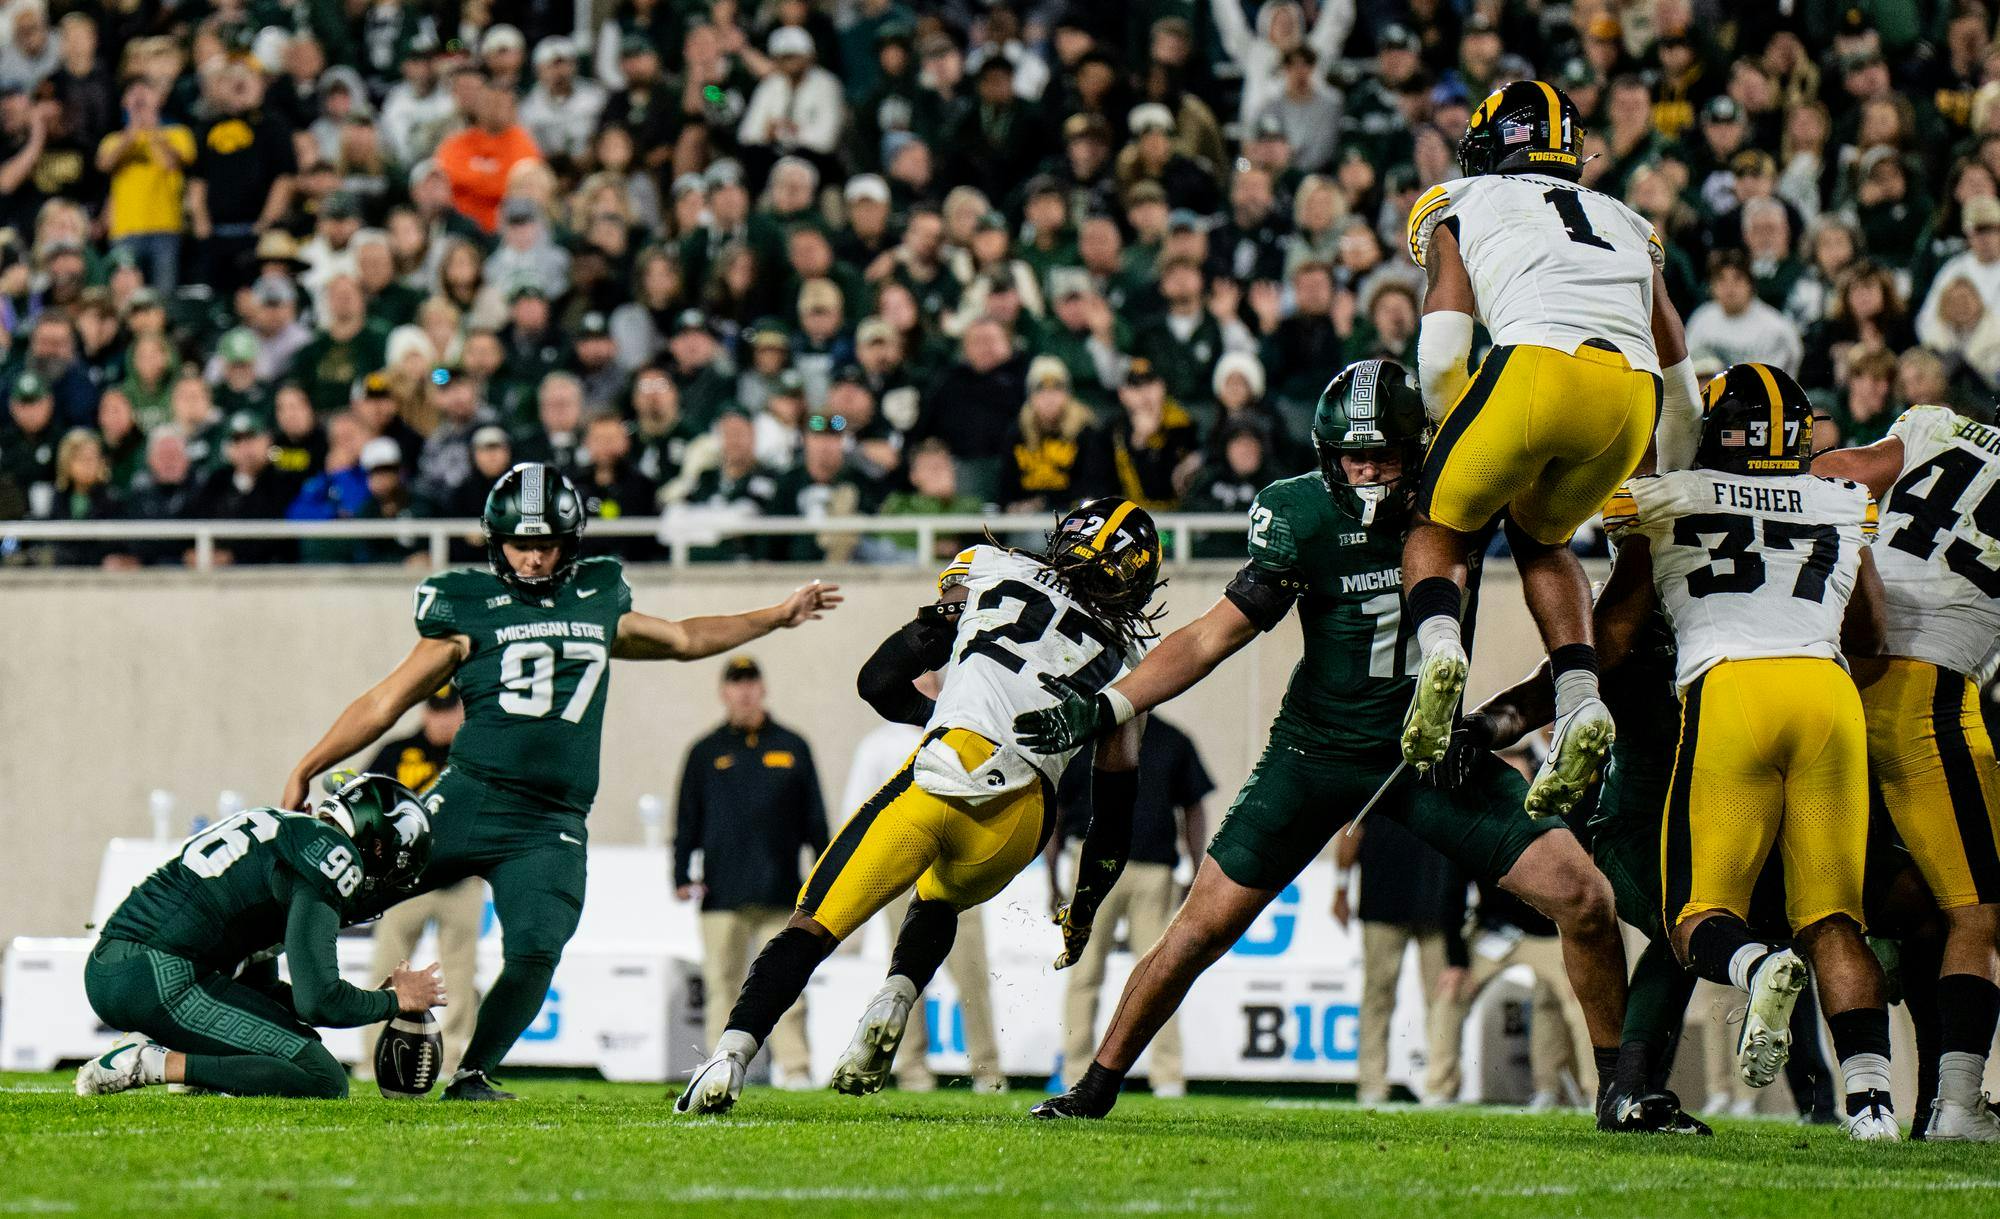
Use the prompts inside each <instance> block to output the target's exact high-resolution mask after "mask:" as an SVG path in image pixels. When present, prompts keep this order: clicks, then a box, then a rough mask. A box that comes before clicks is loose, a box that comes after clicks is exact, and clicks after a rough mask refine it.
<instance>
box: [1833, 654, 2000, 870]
mask: <svg viewBox="0 0 2000 1219" xmlns="http://www.w3.org/2000/svg"><path fill="white" fill-rule="evenodd" d="M1856 676H1857V679H1858V680H1859V682H1860V684H1861V706H1862V709H1863V710H1864V711H1865V712H1866V713H1867V716H1868V764H1869V766H1870V768H1871V769H1872V770H1873V771H1874V774H1875V784H1876V788H1877V790H1878V791H1880V792H1881V794H1882V803H1883V804H1884V805H1885V806H1886V807H1887V808H1888V810H1889V818H1890V820H1892V821H1893V822H1895V824H1896V832H1897V833H1898V834H1900V835H1902V838H1903V844H1904V845H1905V846H1907V847H1908V848H1909V849H1910V856H1911V857H1912V858H1913V859H1915V860H1916V863H1917V869H1918V870H1919V871H1921V872H1922V873H1923V875H1924V883H1926V884H1928V885H1929V886H1930V889H1931V892H1932V894H1934V895H1935V896H1936V897H1937V902H1938V905H1939V906H1940V907H1943V908H1945V909H1951V908H1953V907H1956V906H1972V905H1978V904H1981V903H1988V902H2000V847H1996V843H2000V821H1996V819H1995V818H1996V813H2000V768H1996V767H1995V765H1994V759H1993V739H1992V737H1990V736H1988V735H1987V732H1986V724H1985V722H1984V721H1983V720H1981V719H1980V716H1979V686H1978V684H1977V683H1975V682H1971V681H1968V680H1966V678H1965V675H1964V674H1962V673H1955V672H1953V671H1951V670H1950V669H1944V668H1940V667H1938V666H1937V665H1934V664H1930V663H1928V662H1926V661H1921V660H1904V659H1901V658H1897V659H1892V660H1887V661H1870V662H1867V663H1866V664H1865V666H1864V667H1862V668H1860V669H1858V670H1857V674H1856Z"/></svg>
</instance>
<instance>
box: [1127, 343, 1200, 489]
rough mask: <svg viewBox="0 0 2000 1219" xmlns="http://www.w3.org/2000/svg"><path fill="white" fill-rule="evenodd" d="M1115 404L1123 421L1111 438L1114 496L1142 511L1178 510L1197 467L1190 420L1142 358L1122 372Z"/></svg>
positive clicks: (1198, 461)
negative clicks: (1121, 383) (1184, 489)
mask: <svg viewBox="0 0 2000 1219" xmlns="http://www.w3.org/2000/svg"><path fill="white" fill-rule="evenodd" d="M1118 402H1119V404H1120V405H1121V406H1123V407H1124V408H1125V417H1124V418H1123V419H1121V420H1120V421H1119V422H1118V424H1117V426H1116V427H1115V428H1114V429H1113V430H1112V436H1111V464H1112V474H1113V477H1114V478H1115V479H1116V482H1115V484H1114V493H1115V494H1118V495H1122V496H1124V497H1125V498H1126V499H1129V500H1131V501H1133V502H1134V503H1136V504H1138V505H1139V506H1141V507H1143V508H1149V509H1155V510H1159V509H1165V510H1169V511H1171V510H1173V509H1175V508H1178V507H1179V506H1180V498H1181V491H1182V489H1183V488H1185V487H1186V486H1187V484H1188V482H1189V481H1190V480H1191V479H1192V478H1193V477H1194V473H1195V471H1196V470H1197V469H1198V468H1199V467H1200V465H1201V451H1200V448H1199V447H1198V445H1197V443H1196V431H1195V426H1194V420H1193V418H1192V417H1190V416H1189V415H1188V413H1187V410H1186V408H1185V407H1183V406H1182V405H1181V404H1180V403H1179V402H1177V401H1175V400H1174V398H1173V396H1172V395H1170V394H1169V393H1168V392H1167V386H1166V384H1165V382H1164V381H1162V380H1161V378H1160V371H1159V370H1158V369H1157V368H1154V367H1153V364H1152V362H1151V361H1150V360H1148V359H1146V358H1145V357H1144V356H1140V357H1139V358H1137V359H1135V360H1133V361H1132V362H1131V364H1130V365H1129V366H1128V367H1127V368H1126V371H1125V385H1124V387H1123V388H1121V389H1120V390H1119V391H1118Z"/></svg>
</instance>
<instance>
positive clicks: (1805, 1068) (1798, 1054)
mask: <svg viewBox="0 0 2000 1219" xmlns="http://www.w3.org/2000/svg"><path fill="white" fill-rule="evenodd" d="M1785 1086H1786V1087H1787V1088H1789V1089H1791V1093H1792V1104H1793V1105H1794V1106H1796V1107H1797V1108H1798V1111H1799V1115H1800V1116H1801V1117H1810V1116H1811V1115H1813V1114H1815V1113H1824V1114H1831V1113H1832V1112H1833V1111H1834V1110H1833V1073H1832V1072H1831V1071H1829V1070H1828V1069H1827V1065H1826V1051H1825V1050H1824V1049H1823V1048H1822V1047H1821V1045H1820V1039H1819V1001H1818V999H1817V998H1816V997H1815V996H1814V994H1813V988H1812V987H1810V986H1808V987H1806V988H1805V989H1804V990H1801V991H1800V992H1799V1001H1798V1003H1797V1004H1796V1005H1795V1006H1794V1007H1793V1008H1792V1052H1791V1055H1790V1056H1789V1057H1788V1058H1786V1059H1785Z"/></svg>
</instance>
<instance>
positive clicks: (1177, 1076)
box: [1062, 863, 1187, 1088]
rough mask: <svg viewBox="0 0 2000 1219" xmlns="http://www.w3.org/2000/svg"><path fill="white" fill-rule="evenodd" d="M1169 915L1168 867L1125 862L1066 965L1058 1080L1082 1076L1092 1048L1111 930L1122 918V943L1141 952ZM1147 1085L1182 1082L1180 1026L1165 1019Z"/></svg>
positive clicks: (1171, 875) (1156, 938)
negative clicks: (1086, 939)
mask: <svg viewBox="0 0 2000 1219" xmlns="http://www.w3.org/2000/svg"><path fill="white" fill-rule="evenodd" d="M1173 917H1174V870H1173V869H1172V868H1171V867H1169V866H1167V865H1166V864H1163V863H1128V864H1126V865H1125V873H1124V875H1122V876H1120V877H1119V878H1118V883H1117V884H1116V885H1113V886H1112V888H1111V892H1110V893H1109V894H1107V895H1106V896H1105V898H1104V904H1103V905H1101V906H1099V907H1098V908H1097V924H1096V931H1095V932H1094V933H1093V934H1092V935H1091V937H1090V943H1089V944H1088V945H1086V946H1085V947H1084V950H1083V957H1082V958H1081V959H1080V960H1078V961H1077V963H1076V964H1075V965H1072V966H1070V968H1069V971H1068V972H1069V989H1068V990H1066V991H1065V992H1064V993H1063V1071H1062V1073H1063V1083H1064V1084H1074V1083H1076V1081H1077V1080H1078V1079H1081V1078H1082V1077H1083V1072H1084V1068H1085V1067H1087V1066H1088V1065H1089V1064H1090V1060H1091V1058H1092V1056H1093V1055H1094V1054H1095V1053H1096V1050H1097V997H1098V992H1100V991H1102V990H1103V989H1104V963H1105V959H1106V958H1107V957H1109V956H1110V955H1111V945H1112V943H1113V942H1114V941H1115V940H1116V939H1117V936H1116V935H1115V934H1114V933H1115V932H1116V931H1117V930H1118V924H1119V922H1120V921H1121V920H1122V921H1123V922H1124V923H1125V925H1126V932H1125V941H1126V943H1127V944H1129V945H1130V946H1131V949H1132V953H1133V955H1134V956H1141V955H1144V954H1145V953H1146V951H1147V950H1149V949H1150V948H1152V946H1153V945H1155V944H1157V943H1159V942H1160V937H1161V936H1162V935H1164V934H1166V930H1167V924H1168V923H1169V922H1170V921H1172V919H1173ZM1152 1049H1153V1058H1152V1072H1151V1079H1152V1083H1153V1086H1154V1087H1155V1088H1158V1087H1159V1086H1160V1085H1161V1084H1168V1085H1179V1084H1185V1083H1186V1082H1187V1078H1186V1076H1185V1075H1183V1074H1182V1073H1181V1026H1180V1020H1179V1018H1178V1017H1169V1018H1168V1020H1167V1022H1166V1023H1165V1024H1163V1025H1161V1026H1160V1032H1159V1035H1158V1036H1156V1037H1154V1038H1153V1047H1152Z"/></svg>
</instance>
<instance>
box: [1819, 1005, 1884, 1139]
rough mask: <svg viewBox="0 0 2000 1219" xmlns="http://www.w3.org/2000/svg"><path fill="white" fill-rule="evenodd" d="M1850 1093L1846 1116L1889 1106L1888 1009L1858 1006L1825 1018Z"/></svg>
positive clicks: (1848, 1094) (1846, 1089)
mask: <svg viewBox="0 0 2000 1219" xmlns="http://www.w3.org/2000/svg"><path fill="white" fill-rule="evenodd" d="M1826 1026H1827V1027H1828V1028H1829V1029H1832V1030H1833V1052H1834V1055H1835V1056H1836V1057H1838V1058H1839V1059H1840V1074H1841V1078H1842V1080H1843V1088H1844V1090H1845V1092H1846V1094H1847V1115H1848V1116H1849V1117H1853V1116H1854V1115H1855V1114H1857V1113H1860V1112H1861V1111H1862V1110H1863V1109H1866V1108H1867V1107H1868V1106H1870V1105H1881V1106H1883V1107H1884V1108H1887V1107H1888V1105H1889V1009H1888V1008H1886V1007H1856V1008H1850V1009H1849V1010H1847V1011H1844V1012H1834V1013H1833V1014H1832V1015H1830V1016H1828V1017H1827V1018H1826Z"/></svg>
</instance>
